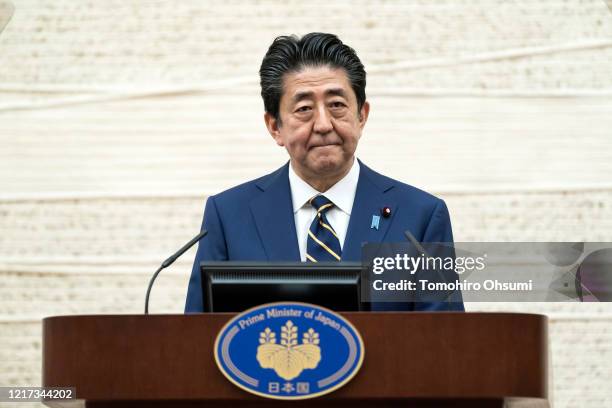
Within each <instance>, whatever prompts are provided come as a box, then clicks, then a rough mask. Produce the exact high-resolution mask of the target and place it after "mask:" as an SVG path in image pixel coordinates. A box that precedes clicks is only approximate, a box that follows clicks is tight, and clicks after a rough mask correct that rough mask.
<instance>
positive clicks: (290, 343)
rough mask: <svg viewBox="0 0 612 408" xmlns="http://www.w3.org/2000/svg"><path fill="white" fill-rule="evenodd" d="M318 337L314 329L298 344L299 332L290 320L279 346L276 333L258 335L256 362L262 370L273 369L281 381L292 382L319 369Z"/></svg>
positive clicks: (264, 332) (305, 333)
mask: <svg viewBox="0 0 612 408" xmlns="http://www.w3.org/2000/svg"><path fill="white" fill-rule="evenodd" d="M318 344H319V333H317V332H315V331H314V330H313V329H312V328H310V329H308V331H306V332H304V333H303V337H302V344H298V328H297V326H295V325H294V324H293V322H292V321H291V320H288V321H287V323H285V325H284V326H283V327H282V328H281V342H280V344H276V333H274V332H273V331H271V330H270V328H269V327H266V329H265V330H264V331H262V332H261V333H259V347H257V361H258V362H259V365H260V366H261V368H272V369H274V372H276V374H277V375H278V376H279V377H281V378H282V379H284V380H286V381H289V380H292V379H294V378H295V377H297V376H298V375H300V373H301V372H302V371H304V369H306V368H311V369H312V368H316V367H317V365H318V364H319V361H321V349H320V348H319V346H318Z"/></svg>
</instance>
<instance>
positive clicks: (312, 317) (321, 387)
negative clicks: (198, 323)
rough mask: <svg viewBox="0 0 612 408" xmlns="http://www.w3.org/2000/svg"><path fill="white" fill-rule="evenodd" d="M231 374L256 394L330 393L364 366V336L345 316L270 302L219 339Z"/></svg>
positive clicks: (218, 355) (221, 358) (220, 359)
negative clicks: (362, 336)
mask: <svg viewBox="0 0 612 408" xmlns="http://www.w3.org/2000/svg"><path fill="white" fill-rule="evenodd" d="M214 353H215V361H216V363H217V366H218V367H219V369H220V370H221V372H222V373H223V375H225V377H226V378H227V379H228V380H229V381H231V382H232V383H233V384H235V385H237V386H238V387H240V388H242V389H243V390H245V391H248V392H250V393H252V394H256V395H259V396H261V397H266V398H274V399H282V400H300V399H307V398H314V397H318V396H321V395H324V394H328V393H330V392H332V391H334V390H337V389H338V388H340V387H342V386H343V385H344V384H346V383H347V382H349V381H350V380H351V379H352V378H353V377H354V376H355V375H356V374H357V372H358V371H359V369H360V368H361V364H362V362H363V356H364V348H363V340H362V339H361V335H360V334H359V332H358V331H357V329H355V327H353V325H352V324H351V323H350V322H349V321H348V320H346V319H345V318H344V317H342V316H340V315H339V314H337V313H335V312H333V311H331V310H328V309H325V308H322V307H320V306H316V305H311V304H306V303H294V302H286V303H270V304H266V305H261V306H257V307H255V308H253V309H249V310H247V311H245V312H243V313H241V314H239V315H238V316H236V317H234V318H233V319H232V320H230V321H229V322H228V323H227V324H226V325H225V326H224V327H223V328H222V329H221V331H220V332H219V335H218V336H217V339H216V341H215V348H214Z"/></svg>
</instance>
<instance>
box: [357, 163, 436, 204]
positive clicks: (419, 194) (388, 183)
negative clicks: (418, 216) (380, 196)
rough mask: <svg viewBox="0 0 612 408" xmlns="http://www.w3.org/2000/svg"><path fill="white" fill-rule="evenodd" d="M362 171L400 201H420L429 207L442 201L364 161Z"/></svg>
mask: <svg viewBox="0 0 612 408" xmlns="http://www.w3.org/2000/svg"><path fill="white" fill-rule="evenodd" d="M361 171H362V174H363V175H364V177H368V178H369V179H370V181H372V182H373V183H374V184H376V185H378V186H379V187H380V188H381V189H383V190H384V191H385V193H386V194H390V195H392V196H394V197H397V198H398V199H399V200H400V201H409V202H411V203H419V204H421V205H424V206H427V207H429V206H436V205H438V203H440V201H442V200H441V199H440V198H438V197H436V196H435V195H433V194H431V193H428V192H427V191H424V190H421V189H420V188H418V187H415V186H413V185H410V184H407V183H404V182H402V181H399V180H396V179H394V178H391V177H388V176H385V175H384V174H381V173H378V172H376V171H374V170H372V169H371V168H369V167H367V166H365V165H364V164H363V163H361Z"/></svg>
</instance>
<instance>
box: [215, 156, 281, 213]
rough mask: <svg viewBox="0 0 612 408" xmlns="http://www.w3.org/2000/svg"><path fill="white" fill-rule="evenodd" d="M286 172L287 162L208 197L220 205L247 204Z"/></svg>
mask: <svg viewBox="0 0 612 408" xmlns="http://www.w3.org/2000/svg"><path fill="white" fill-rule="evenodd" d="M286 172H287V164H285V165H284V166H282V167H281V168H279V169H277V170H275V171H273V172H272V173H269V174H266V175H265V176H261V177H258V178H256V179H253V180H250V181H247V182H245V183H242V184H239V185H237V186H234V187H231V188H229V189H227V190H224V191H222V192H220V193H217V194H215V195H213V196H211V197H210V198H212V199H214V200H215V202H216V203H217V204H220V205H243V204H248V202H249V201H250V199H252V198H254V197H255V196H257V195H258V194H260V193H261V192H262V191H264V190H265V189H266V187H268V186H269V185H270V183H272V182H274V181H275V180H276V179H277V178H278V177H282V175H283V173H286Z"/></svg>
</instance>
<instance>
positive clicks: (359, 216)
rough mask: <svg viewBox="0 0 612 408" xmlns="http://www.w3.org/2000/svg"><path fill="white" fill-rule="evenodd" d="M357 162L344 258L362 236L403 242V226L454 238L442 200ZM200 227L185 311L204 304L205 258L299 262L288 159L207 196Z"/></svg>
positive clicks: (401, 306)
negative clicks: (384, 211) (385, 212)
mask: <svg viewBox="0 0 612 408" xmlns="http://www.w3.org/2000/svg"><path fill="white" fill-rule="evenodd" d="M360 166H361V167H360V171H359V181H358V183H357V192H356V194H355V201H354V204H353V209H352V212H351V218H350V220H349V226H348V230H347V233H346V238H345V242H344V246H343V248H342V260H343V261H354V262H359V261H361V245H362V243H365V242H372V243H376V242H405V241H406V237H405V235H404V231H406V230H409V231H410V232H411V233H412V234H413V235H414V237H415V238H416V239H417V241H419V242H452V241H453V233H452V229H451V223H450V217H449V214H448V209H447V208H446V204H445V203H444V201H442V200H441V199H439V198H436V197H434V196H433V195H431V194H428V193H426V192H424V191H422V190H419V189H417V188H415V187H412V186H410V185H407V184H404V183H401V182H399V181H397V180H393V179H391V178H389V177H385V176H383V175H381V174H378V173H376V172H375V171H373V170H371V169H370V168H368V167H367V166H365V165H364V164H363V163H361V162H360ZM385 206H386V207H389V208H391V216H390V217H389V218H382V217H381V219H380V225H379V229H373V228H371V222H372V215H374V214H380V209H381V208H382V207H385ZM202 228H203V229H206V230H208V235H207V236H206V237H204V238H203V239H202V240H201V241H200V244H199V246H198V251H197V255H196V257H195V262H194V264H193V271H192V273H191V279H190V281H189V288H188V292H187V301H186V305H185V312H201V311H203V299H202V287H201V277H200V262H201V261H204V260H207V261H297V262H299V261H300V252H299V247H298V242H297V234H296V231H295V221H294V215H293V205H292V202H291V190H290V186H289V163H287V164H285V165H284V166H283V167H281V168H280V169H278V170H277V171H275V172H274V173H271V174H268V175H266V176H263V177H261V178H258V179H256V180H253V181H250V182H248V183H245V184H241V185H239V186H236V187H234V188H231V189H229V190H227V191H224V192H222V193H220V194H217V195H214V196H211V197H209V198H208V200H207V201H206V208H205V210H204V221H203V225H202ZM459 296H460V295H459ZM372 310H463V303H462V302H453V303H415V304H406V303H376V304H372Z"/></svg>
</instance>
